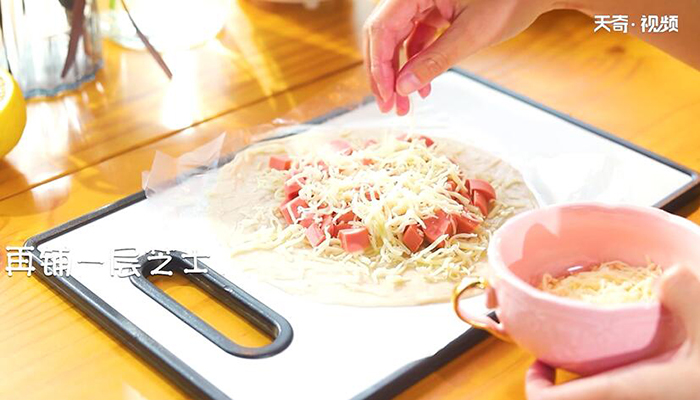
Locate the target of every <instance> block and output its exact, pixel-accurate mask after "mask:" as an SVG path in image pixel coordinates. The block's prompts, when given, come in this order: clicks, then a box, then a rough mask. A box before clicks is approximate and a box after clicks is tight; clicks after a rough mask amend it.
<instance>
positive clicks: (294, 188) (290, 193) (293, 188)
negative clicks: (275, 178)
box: [284, 179, 301, 200]
mask: <svg viewBox="0 0 700 400" xmlns="http://www.w3.org/2000/svg"><path fill="white" fill-rule="evenodd" d="M300 190H301V184H300V183H299V182H298V181H297V180H296V179H290V180H288V181H287V182H286V183H285V184H284V197H285V198H286V199H287V200H291V199H293V198H295V197H297V196H298V195H299V191H300Z"/></svg>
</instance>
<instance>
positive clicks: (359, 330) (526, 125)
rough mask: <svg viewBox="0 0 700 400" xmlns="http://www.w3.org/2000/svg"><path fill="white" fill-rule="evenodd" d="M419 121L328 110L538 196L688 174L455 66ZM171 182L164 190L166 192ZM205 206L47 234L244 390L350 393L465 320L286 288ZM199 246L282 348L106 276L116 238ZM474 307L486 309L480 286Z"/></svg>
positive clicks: (184, 356)
mask: <svg viewBox="0 0 700 400" xmlns="http://www.w3.org/2000/svg"><path fill="white" fill-rule="evenodd" d="M414 105H415V106H416V108H417V111H416V113H415V114H414V119H413V121H410V120H407V119H398V118H397V117H391V116H382V115H380V113H379V112H378V111H377V109H376V106H375V105H374V104H373V103H372V104H367V105H364V106H362V107H360V108H358V109H355V110H353V111H350V112H348V113H346V114H343V115H341V116H339V117H336V118H334V119H332V120H331V121H328V124H339V125H343V126H348V125H358V126H359V125H365V126H367V125H371V126H376V125H384V126H395V127H396V126H400V125H412V124H414V125H413V126H412V127H413V128H415V129H420V130H421V131H422V132H425V133H427V134H431V135H435V136H452V137H456V138H459V139H462V140H465V141H469V142H473V143H475V144H477V145H479V146H481V147H484V148H486V149H488V150H491V151H493V152H494V153H496V154H498V155H500V156H501V157H503V158H504V159H506V160H507V161H509V162H510V163H512V164H514V165H515V166H516V167H518V168H519V169H520V170H521V171H522V172H523V174H524V176H525V177H526V179H527V180H528V182H529V184H530V185H531V188H532V190H533V191H534V192H535V193H536V195H537V196H538V198H539V199H540V201H541V203H542V204H552V203H556V202H564V201H573V200H600V201H612V202H625V203H631V204H638V205H653V204H655V203H657V202H659V201H660V200H662V199H663V198H665V197H666V196H667V195H669V194H670V193H672V192H674V191H675V190H677V189H679V188H681V187H682V186H683V185H685V184H687V183H689V182H690V181H691V177H690V176H689V175H687V174H685V173H683V172H681V171H678V170H675V169H673V168H671V167H668V166H666V165H664V164H662V163H660V162H658V161H656V160H654V159H652V158H650V157H647V156H645V155H642V154H640V153H637V152H635V151H633V150H630V149H628V148H626V147H623V146H621V145H619V144H617V143H614V142H612V141H610V140H608V139H605V138H602V137H600V136H598V135H595V134H593V133H591V132H589V131H587V130H585V129H583V128H580V127H578V126H576V125H574V124H571V123H569V122H567V121H564V120H562V119H560V118H557V117H555V116H553V115H552V114H550V113H547V112H545V111H542V110H540V109H537V108H535V107H533V106H531V105H529V104H527V103H524V102H522V101H520V100H517V99H515V98H513V97H510V96H508V95H506V94H503V93H501V92H499V91H496V90H494V89H492V88H489V87H487V86H484V85H483V84H481V83H478V82H475V81H473V80H471V79H468V78H466V77H464V76H462V75H460V74H458V73H456V72H449V73H446V74H444V75H443V76H441V77H439V78H438V79H437V80H436V81H435V82H434V83H433V91H432V94H431V96H430V98H429V99H427V100H425V101H421V102H420V103H418V104H414ZM169 193H170V192H169V191H165V192H164V193H163V194H161V196H165V197H164V198H166V200H167V196H168V194H169ZM202 215H203V207H202V206H201V205H192V207H190V208H187V207H170V208H169V207H158V202H157V201H156V202H154V201H153V200H151V199H149V200H147V201H142V202H140V203H137V204H135V205H132V206H129V207H127V208H125V209H123V210H121V211H118V212H116V213H114V214H112V215H109V216H107V217H104V218H102V219H99V220H97V221H95V222H92V223H90V224H88V225H86V226H83V227H81V228H78V229H77V230H75V231H72V232H70V233H67V234H65V235H63V236H60V237H58V238H56V239H54V240H51V241H49V242H46V243H44V244H43V245H41V246H40V249H55V248H62V247H65V248H67V249H69V250H70V251H71V259H72V260H73V261H78V260H83V261H103V262H106V264H105V265H104V266H95V265H90V266H85V265H75V264H74V265H73V269H72V275H73V276H74V277H75V278H76V279H77V280H78V281H80V282H81V283H82V284H83V285H84V286H86V287H87V288H88V289H89V290H91V291H92V292H94V293H95V294H96V295H97V296H99V297H101V298H102V299H103V300H104V301H106V302H107V303H108V304H110V305H111V306H112V307H114V308H115V309H116V310H117V311H118V312H119V313H121V314H122V315H124V316H125V317H126V318H128V319H129V320H131V321H132V322H133V323H135V324H136V325H137V326H138V327H140V328H141V329H142V330H143V331H144V332H145V333H146V334H148V335H149V336H151V337H152V338H154V339H155V340H156V341H158V342H160V344H162V345H163V346H164V347H165V348H167V349H168V350H169V351H170V352H172V353H173V354H174V355H175V356H177V357H178V358H179V359H181V360H182V361H184V362H185V363H186V364H188V365H189V366H190V367H191V368H192V369H194V370H195V371H196V372H198V373H199V374H200V375H202V376H203V377H204V378H206V379H207V380H208V381H209V382H210V383H212V384H213V385H214V386H216V387H218V388H219V389H220V390H221V391H223V392H224V393H226V394H227V395H228V396H230V397H232V398H236V399H273V398H304V399H344V398H350V397H352V396H354V395H356V394H358V393H360V392H362V391H363V390H365V389H366V388H367V387H369V386H371V385H373V384H375V383H376V382H378V381H380V380H381V379H382V378H384V377H385V376H387V375H389V374H391V373H393V372H394V371H396V370H397V369H399V368H401V367H402V366H404V365H406V364H407V363H409V362H412V361H415V360H418V359H420V358H424V357H427V356H430V355H432V354H434V353H435V352H437V351H438V350H440V349H441V348H442V347H444V346H445V345H447V344H448V343H449V342H451V341H452V340H454V339H455V338H457V337H458V336H459V335H460V334H462V333H463V332H464V331H465V330H466V329H467V326H466V325H465V324H464V323H463V322H461V321H460V320H458V319H457V318H456V316H455V315H454V314H453V312H452V309H451V307H450V305H449V304H438V305H428V306H417V307H395V308H358V307H348V306H334V305H324V304H318V303H313V302H309V301H306V300H303V299H300V298H297V297H294V296H290V295H288V294H286V293H284V292H282V291H279V290H277V289H276V288H274V287H271V286H269V285H266V284H261V283H258V282H256V281H255V280H254V279H251V278H250V277H247V276H240V275H234V274H233V273H231V271H230V270H231V268H229V260H228V257H227V256H226V252H225V250H224V249H222V248H220V247H219V246H218V244H217V243H218V241H217V239H216V238H215V237H214V235H213V233H212V231H211V229H209V225H208V223H207V221H206V220H205V219H204V218H203V217H202ZM120 247H136V248H137V249H139V250H141V251H144V252H145V251H147V250H151V249H154V248H158V249H173V250H181V251H190V250H196V251H197V252H198V253H199V254H204V255H207V256H209V257H210V258H209V259H207V260H205V261H204V262H205V263H206V264H207V265H208V266H210V267H211V268H213V269H215V270H216V271H217V272H219V273H220V274H222V275H224V276H226V278H227V279H229V280H231V281H232V282H233V283H235V284H236V285H238V286H239V287H241V288H242V289H243V290H245V291H247V292H248V293H250V294H251V295H253V296H254V297H256V298H257V299H258V300H260V301H261V302H263V303H265V304H266V305H267V306H269V307H270V308H272V309H273V310H275V311H276V312H278V313H279V314H281V315H282V316H283V317H285V318H286V319H287V320H288V321H289V322H290V323H291V325H292V327H293V329H294V339H293V341H292V343H291V345H290V346H289V348H287V349H286V350H284V351H283V352H282V353H280V354H278V355H275V356H273V357H270V358H266V359H258V360H250V359H241V358H237V357H235V356H232V355H230V354H228V353H226V352H224V351H223V350H222V349H220V348H219V347H217V346H216V345H214V344H213V343H211V342H210V341H209V340H207V339H206V338H204V337H203V336H201V335H200V334H199V333H197V332H196V331H195V330H193V329H191V328H190V327H189V326H187V325H186V324H185V323H183V322H182V321H181V320H179V319H178V318H177V317H176V316H174V315H173V314H171V313H170V312H169V311H167V310H166V309H164V308H163V307H161V306H160V305H159V304H157V303H156V302H155V301H153V300H152V299H151V298H150V297H148V296H147V295H146V294H144V293H142V292H141V291H140V290H139V289H137V288H136V287H135V286H134V285H132V284H131V282H130V281H129V280H128V279H119V278H113V277H110V274H109V272H108V266H107V265H108V263H107V261H108V260H109V254H110V251H111V250H112V249H115V248H120ZM466 302H468V304H469V307H473V309H474V310H477V311H479V312H485V308H484V307H483V305H482V304H483V297H482V296H478V297H475V298H472V299H469V300H466Z"/></svg>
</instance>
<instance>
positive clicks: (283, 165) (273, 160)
mask: <svg viewBox="0 0 700 400" xmlns="http://www.w3.org/2000/svg"><path fill="white" fill-rule="evenodd" d="M269 165H270V168H272V169H276V170H279V171H286V170H288V169H290V168H292V159H291V158H289V157H288V156H287V155H285V154H281V155H276V156H270V163H269Z"/></svg>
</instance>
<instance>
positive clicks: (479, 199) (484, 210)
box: [472, 190, 489, 217]
mask: <svg viewBox="0 0 700 400" xmlns="http://www.w3.org/2000/svg"><path fill="white" fill-rule="evenodd" d="M472 198H473V199H474V205H475V206H477V207H478V208H479V211H481V214H482V215H483V216H484V217H486V216H487V215H489V201H488V199H487V198H486V196H485V195H484V194H483V192H479V191H476V190H475V191H474V192H473V193H472Z"/></svg>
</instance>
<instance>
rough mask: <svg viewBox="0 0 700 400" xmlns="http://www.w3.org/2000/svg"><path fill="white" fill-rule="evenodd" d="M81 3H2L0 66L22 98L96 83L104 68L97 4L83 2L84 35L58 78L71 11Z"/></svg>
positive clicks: (10, 0)
mask: <svg viewBox="0 0 700 400" xmlns="http://www.w3.org/2000/svg"><path fill="white" fill-rule="evenodd" d="M80 4H82V1H81V0H0V16H1V18H2V20H1V22H2V24H1V25H0V29H1V32H0V39H2V40H1V41H0V44H1V45H2V48H0V50H1V51H0V65H2V66H4V67H5V68H7V69H8V70H9V71H10V73H12V75H13V76H14V77H15V79H16V80H17V83H18V84H19V86H20V88H21V89H22V92H23V93H24V97H25V98H30V97H35V96H55V95H57V94H59V93H61V92H63V91H66V90H71V89H75V88H77V87H78V86H80V85H81V84H82V83H84V82H87V81H91V80H93V79H94V78H95V73H96V72H97V70H98V69H99V68H100V67H101V66H102V44H101V42H100V33H99V25H98V24H99V18H98V14H97V3H96V0H85V7H84V8H83V10H82V11H83V18H82V34H81V35H80V37H79V39H78V41H77V47H76V49H75V55H74V58H73V60H72V64H70V66H69V68H67V69H66V71H65V75H64V76H62V74H63V71H64V67H65V66H66V59H67V58H68V53H69V51H68V47H69V42H70V33H71V27H72V25H73V20H74V15H73V14H74V11H73V8H74V7H78V6H79V5H80Z"/></svg>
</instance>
